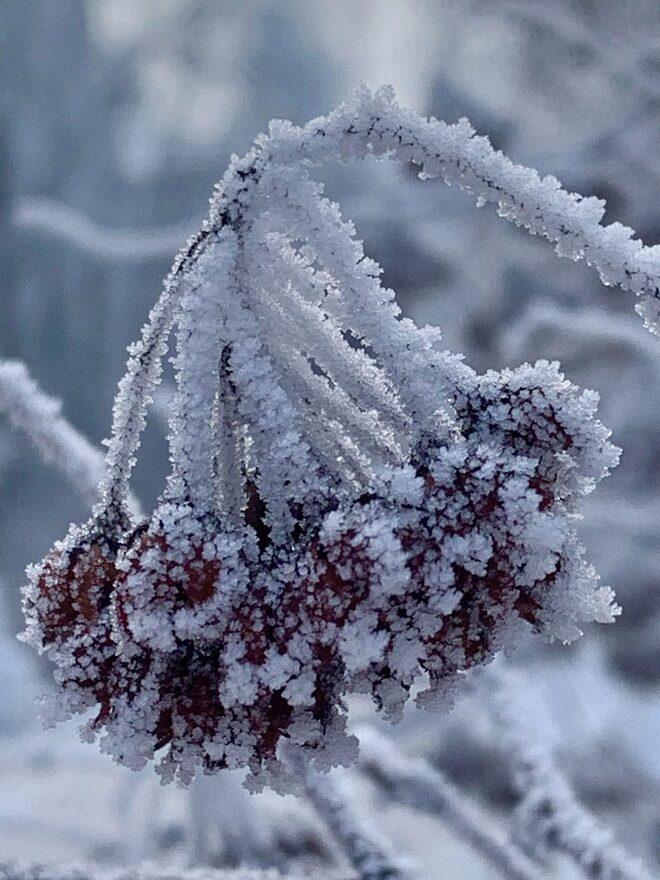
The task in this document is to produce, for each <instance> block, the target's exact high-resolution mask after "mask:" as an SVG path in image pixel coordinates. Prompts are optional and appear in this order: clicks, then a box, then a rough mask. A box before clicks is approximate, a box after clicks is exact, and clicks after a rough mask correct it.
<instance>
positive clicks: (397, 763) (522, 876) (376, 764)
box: [359, 728, 541, 880]
mask: <svg viewBox="0 0 660 880" xmlns="http://www.w3.org/2000/svg"><path fill="white" fill-rule="evenodd" d="M359 739H360V758H359V767H360V769H362V770H363V771H364V773H365V774H366V775H367V776H368V778H369V779H371V780H372V782H374V783H375V784H376V785H377V786H378V788H379V790H380V792H381V793H382V794H384V795H385V796H386V797H388V798H390V799H391V800H392V801H395V802H397V803H402V804H407V805H408V806H411V807H414V809H416V810H420V811H421V812H424V813H428V814H430V815H432V816H437V817H438V818H439V819H440V820H441V821H442V822H444V823H445V824H446V825H447V827H448V828H449V829H450V830H452V831H453V832H454V833H456V834H457V835H458V837H459V839H460V840H461V841H462V842H464V843H466V844H467V845H469V846H471V847H472V848H473V849H474V850H475V851H476V852H478V853H479V854H480V855H481V856H482V857H483V858H484V859H486V861H487V862H488V863H489V864H490V865H492V866H493V867H494V868H495V869H496V870H497V871H498V873H499V874H500V875H501V876H502V877H503V878H505V880H540V878H541V874H540V872H539V870H538V868H537V867H536V866H535V865H534V864H533V863H532V862H531V861H530V860H529V859H528V858H527V857H526V856H525V855H524V854H523V853H522V852H520V851H519V850H518V849H517V847H516V846H515V845H514V844H513V843H511V842H510V841H508V840H506V838H505V836H504V835H503V834H502V833H501V832H500V831H499V829H497V828H496V827H495V826H494V825H493V823H492V821H491V820H490V819H489V817H488V816H486V815H484V814H483V813H482V812H481V811H480V810H479V809H478V808H477V807H476V806H475V805H473V804H471V803H470V802H469V801H468V800H467V799H466V798H465V797H464V796H463V795H462V794H461V792H460V791H459V790H458V789H457V788H456V787H455V786H454V785H452V784H451V782H449V781H448V780H447V779H445V777H444V776H443V775H442V774H441V773H440V772H439V771H438V770H436V769H435V768H434V767H432V766H431V765H430V764H429V763H428V761H426V760H424V759H423V758H416V759H413V758H409V757H407V756H406V755H405V754H403V752H402V751H401V750H400V749H399V748H398V747H397V746H396V745H395V743H394V742H393V741H392V740H390V739H387V738H385V737H384V736H382V735H380V734H378V733H377V732H376V731H375V730H373V729H372V728H361V729H360V731H359Z"/></svg>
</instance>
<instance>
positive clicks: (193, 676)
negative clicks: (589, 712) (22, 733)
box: [25, 91, 628, 788]
mask: <svg viewBox="0 0 660 880" xmlns="http://www.w3.org/2000/svg"><path fill="white" fill-rule="evenodd" d="M486 143H487V142H486ZM489 149H490V148H489V147H488V150H489ZM461 150H463V152H462V153H461ZM488 150H487V149H486V146H485V144H484V143H483V142H482V141H481V140H480V139H476V138H473V137H472V133H471V130H470V129H468V128H466V126H465V125H464V124H463V123H461V124H459V126H457V127H453V128H452V127H447V126H444V124H442V123H438V122H435V121H432V122H427V121H424V120H421V119H420V118H419V117H416V116H414V115H413V114H410V113H407V112H404V111H401V110H399V108H398V107H397V106H396V104H394V102H393V100H392V98H391V96H390V94H389V93H388V92H386V91H385V92H381V93H378V94H376V95H375V96H372V95H369V94H367V93H361V94H360V95H358V97H357V98H356V100H355V102H354V103H353V104H351V105H346V106H344V107H342V108H340V110H338V111H336V113H334V114H332V115H331V116H329V117H328V118H326V119H319V120H314V121H312V122H311V123H309V124H308V125H307V126H305V127H304V128H302V129H298V128H294V127H293V126H291V125H289V124H288V123H277V124H273V126H272V127H271V132H270V135H269V136H268V137H266V136H264V137H261V138H259V139H258V140H257V142H256V146H255V148H254V149H253V151H252V152H251V153H249V154H248V155H247V156H246V157H245V158H244V159H235V160H234V161H233V163H232V166H231V167H230V169H229V170H228V172H227V174H226V175H225V177H224V178H223V180H222V182H221V184H220V185H219V187H218V190H217V192H216V195H215V197H214V199H213V201H212V208H211V215H210V218H209V220H208V221H207V222H206V223H205V225H204V226H203V228H202V230H201V231H200V233H199V234H198V235H197V236H196V237H195V238H194V239H192V240H191V241H190V242H189V243H188V246H187V248H186V249H185V250H184V251H183V252H182V254H181V255H180V256H179V258H178V259H177V262H176V263H175V266H174V268H173V270H172V273H171V275H170V277H169V279H168V282H167V284H166V287H165V291H164V293H163V295H162V296H161V299H160V300H159V302H158V303H157V304H156V306H155V307H154V309H153V311H152V313H151V315H150V319H149V322H148V323H147V324H146V325H145V328H144V329H143V334H142V339H141V340H140V341H139V342H138V343H137V344H136V345H135V346H133V347H132V349H131V353H130V355H131V356H130V359H129V364H128V370H127V374H126V376H125V378H124V379H123V380H122V382H121V383H120V388H119V392H118V395H117V399H116V403H115V409H114V432H113V437H112V439H111V441H110V444H109V452H108V470H107V475H106V478H105V481H104V484H103V490H104V501H103V503H102V504H101V505H99V507H98V509H97V510H96V511H95V513H94V517H93V519H92V521H91V522H90V523H89V524H87V525H86V526H82V527H73V528H72V530H71V532H70V533H69V535H68V537H67V538H66V539H65V540H64V541H63V542H60V543H58V544H57V545H56V546H55V548H54V549H53V550H52V551H51V553H50V554H49V555H48V556H47V557H46V559H45V560H44V561H43V562H42V563H40V564H38V565H36V566H33V567H31V569H30V570H29V579H30V583H29V585H28V587H26V589H25V609H26V615H27V620H28V627H27V632H26V638H27V639H28V640H29V641H30V642H32V643H33V644H34V645H35V646H36V647H37V648H39V649H40V650H42V651H45V652H46V653H47V654H48V655H49V657H50V658H51V659H52V660H53V662H54V664H55V667H56V679H57V682H58V684H59V686H60V689H61V698H60V700H59V703H60V708H61V709H62V710H63V711H64V712H69V713H77V712H82V711H85V710H87V709H94V712H93V714H92V718H91V720H90V722H89V723H88V725H87V727H86V728H85V732H86V735H89V736H94V735H100V737H101V744H102V748H103V749H104V750H106V751H108V752H109V753H111V754H112V755H113V756H114V757H115V758H116V759H117V760H118V761H120V762H121V763H124V764H126V765H128V766H130V767H133V768H139V767H141V766H143V765H144V764H145V763H146V762H147V761H148V760H150V759H151V758H153V757H154V755H155V754H156V753H158V757H159V759H160V764H159V769H160V772H161V773H162V776H163V779H164V780H168V779H170V778H172V777H177V778H178V779H179V780H181V781H184V782H185V781H188V780H189V779H190V778H192V776H193V775H194V774H195V772H196V771H197V770H198V769H200V768H201V769H203V770H205V771H207V772H214V771H217V770H220V769H222V768H236V767H243V768H247V769H248V770H249V772H250V774H251V781H250V784H252V785H254V786H256V785H262V784H264V782H269V783H270V784H272V785H275V786H279V787H281V788H284V787H286V786H287V785H288V784H290V783H289V782H288V781H287V776H286V773H285V769H284V765H283V763H282V750H281V746H282V744H283V742H284V741H286V743H287V750H288V751H289V753H290V754H291V755H292V754H294V753H296V752H297V753H298V754H299V756H300V757H304V758H306V759H308V760H310V761H312V762H313V763H314V764H315V766H317V767H319V768H326V767H329V766H333V765H335V764H341V763H348V762H350V761H351V760H352V759H353V758H354V756H355V751H356V742H355V740H354V738H353V737H350V736H348V735H347V734H346V717H345V704H344V698H345V697H346V696H347V695H348V694H350V693H352V692H356V691H359V692H362V693H368V694H370V695H371V696H372V698H373V701H374V703H375V705H376V707H377V708H378V710H379V711H381V712H382V713H383V715H384V716H385V717H388V718H390V719H392V720H395V719H396V718H397V717H399V715H400V713H401V710H402V708H403V706H404V704H405V702H406V700H407V699H408V696H409V693H410V691H411V688H412V686H413V684H414V683H415V682H416V681H417V680H419V679H422V680H424V681H425V682H426V691H425V692H423V693H422V695H421V697H422V699H425V698H426V697H428V696H433V694H435V693H437V692H440V691H444V690H446V689H447V688H448V687H450V686H451V685H452V683H453V682H454V680H455V678H456V676H457V674H458V673H460V672H461V671H463V670H466V669H468V668H470V667H472V666H474V665H477V664H481V663H484V662H486V661H488V660H489V659H490V658H491V657H492V656H493V654H494V652H495V651H497V650H499V649H501V648H504V647H506V646H510V645H511V644H513V643H514V641H515V640H516V639H517V638H518V637H519V634H520V633H521V632H522V631H524V630H528V629H530V628H531V629H533V630H536V631H539V632H542V633H544V634H545V635H546V636H547V637H550V638H553V637H559V638H562V639H569V638H573V637H574V636H576V635H578V634H579V625H580V623H581V622H582V621H587V620H593V619H595V620H599V621H608V620H611V619H612V617H613V615H614V614H615V613H616V610H617V609H616V607H615V606H614V605H613V597H612V594H611V591H609V590H608V589H605V588H600V587H599V586H598V579H597V576H596V575H595V573H594V571H593V569H592V568H591V567H590V566H589V565H588V564H587V563H586V562H585V561H584V558H583V554H582V550H581V548H580V547H579V545H578V543H577V540H576V536H575V533H574V529H573V521H574V519H575V517H576V515H578V514H579V505H580V499H581V497H582V496H583V495H584V494H585V493H587V492H589V491H591V490H592V489H593V487H594V486H595V485H596V483H597V482H598V481H599V480H600V479H601V478H602V477H603V476H605V475H606V474H607V473H608V470H609V469H610V468H611V467H613V466H614V465H615V464H616V462H617V456H618V450H616V449H615V447H613V446H611V445H610V443H609V442H608V436H609V432H608V431H607V430H606V429H605V428H604V427H603V426H602V425H601V424H600V423H599V422H598V421H596V420H595V409H596V404H597V397H596V396H595V395H594V394H592V393H590V392H580V391H578V389H576V388H575V386H573V385H572V384H571V383H570V382H568V381H567V380H566V379H565V378H564V377H563V376H562V374H561V373H560V372H559V369H558V366H557V365H556V364H551V363H548V362H539V363H537V364H536V365H534V366H530V365H529V364H526V365H523V366H522V367H519V368H518V369H516V370H506V371H503V372H502V373H492V372H490V373H487V374H485V375H484V376H478V375H477V374H476V373H474V371H472V370H471V369H470V368H469V367H468V366H466V365H465V364H464V363H463V362H462V360H461V358H460V357H459V356H456V355H452V354H449V353H447V352H442V351H441V350H440V349H439V345H438V343H439V333H438V331H436V330H432V329H429V328H424V329H419V328H417V327H415V326H414V325H413V324H412V322H410V321H409V320H407V319H402V318H401V317H400V315H399V310H398V307H397V305H396V303H395V301H394V295H393V294H392V292H391V291H388V290H385V289H383V287H382V286H381V284H380V280H379V275H380V270H379V268H378V266H376V264H375V263H373V262H372V261H370V260H369V259H368V258H366V257H365V256H364V254H363V252H362V248H361V245H360V243H359V242H358V241H356V239H355V238H354V235H353V229H352V227H351V225H350V224H347V223H345V222H344V221H343V220H342V219H341V216H340V214H339V211H338V209H337V207H336V206H335V205H333V204H332V203H330V202H329V201H327V200H326V199H324V198H323V197H322V193H321V188H320V187H319V186H318V185H317V184H315V183H314V182H313V181H312V180H311V179H310V178H309V168H310V166H312V165H314V164H318V163H319V162H320V161H321V160H322V159H323V158H326V157H330V156H336V157H338V158H340V159H344V160H348V159H351V158H353V157H354V156H355V157H361V156H364V155H368V154H373V155H377V156H380V155H389V154H392V155H394V156H395V157H396V158H399V159H402V160H406V161H408V160H411V159H412V160H413V161H415V162H417V163H418V164H420V165H423V167H424V172H425V174H426V176H432V175H434V174H437V173H442V174H443V175H444V176H445V178H447V179H454V178H456V179H458V180H460V182H461V185H464V186H466V187H467V188H471V189H473V190H474V191H476V192H477V194H478V195H479V197H480V198H484V199H486V200H488V199H490V198H491V196H492V194H493V192H494V191H495V190H494V189H493V187H494V186H495V184H494V183H493V179H492V178H491V177H488V176H487V177H486V178H484V176H483V175H481V176H479V175H480V173H481V172H479V169H480V168H482V166H484V163H485V165H488V163H490V165H492V168H491V170H492V171H493V172H495V171H497V170H498V168H499V171H498V173H501V174H502V175H504V176H505V177H506V176H507V175H508V177H509V178H511V180H509V182H510V183H511V181H512V180H513V179H514V178H515V180H517V177H516V174H515V173H514V170H515V166H513V169H514V170H512V169H511V168H508V166H505V165H503V164H502V163H503V162H504V160H503V157H500V156H498V155H497V154H492V151H491V153H488ZM452 151H453V152H452ZM454 154H456V156H458V157H462V158H460V159H459V158H455V159H451V160H450V159H449V158H448V156H449V155H454ZM480 163H481V164H480ZM500 166H501V167H500ZM516 173H517V172H516ZM530 173H531V172H530ZM515 180H513V182H514V183H515ZM518 182H519V183H520V186H522V185H523V183H524V181H523V182H521V181H518ZM525 185H527V186H528V189H529V188H531V190H532V191H533V192H535V193H536V194H537V196H538V199H539V200H541V198H542V197H543V199H551V198H554V199H560V197H561V198H563V195H566V194H563V195H561V191H557V190H556V187H554V185H553V184H552V182H548V181H547V179H546V180H545V181H541V180H540V179H538V178H537V179H530V180H527V181H526V184H525ZM491 190H492V191H491ZM537 191H538V192H537ZM498 192H499V194H500V198H499V205H500V211H501V212H502V213H507V212H508V213H509V214H510V215H511V217H512V218H513V219H514V220H515V221H516V222H521V223H524V224H525V225H528V226H530V227H531V228H532V229H533V231H543V232H544V234H546V235H547V236H548V237H551V238H553V239H554V240H556V241H557V242H558V243H561V244H562V247H563V248H564V249H565V247H566V246H567V245H566V242H565V239H566V238H567V236H568V233H566V230H565V229H564V227H562V230H561V234H560V232H559V231H558V230H554V231H553V229H554V227H552V228H551V227H547V228H544V229H540V228H539V229H537V224H538V222H539V221H538V216H537V214H535V213H533V212H532V213H529V211H530V210H531V208H530V207H524V205H522V204H518V203H517V202H516V201H515V199H513V200H509V201H507V200H506V199H505V198H504V196H502V190H501V188H500V190H498ZM525 204H527V203H525ZM571 204H573V203H571ZM507 205H508V207H507ZM564 207H566V206H564ZM573 207H574V208H575V211H574V213H575V222H576V223H578V221H579V222H580V223H583V225H584V224H587V221H588V220H589V218H590V216H591V215H590V214H589V211H590V210H591V208H589V205H586V204H582V203H578V202H575V203H574V205H573ZM526 211H527V212H528V213H525V212H526ZM569 213H570V212H569ZM588 214H589V216H587V215H588ZM592 219H593V218H592ZM585 228H586V226H585ZM573 238H575V239H576V243H575V247H577V248H578V249H579V250H581V251H585V250H586V247H587V245H585V244H584V242H582V243H580V242H581V240H580V239H579V236H577V233H576V234H575V235H573ZM617 240H618V239H617ZM627 246H628V245H626V243H625V242H623V243H620V247H622V248H624V250H625V248H626V247H627ZM589 247H591V245H589ZM173 325H174V326H176V331H177V353H176V357H175V366H176V369H177V386H178V391H177V395H176V398H175V401H174V403H173V412H172V418H171V435H170V450H171V459H172V472H171V475H170V477H169V479H168V482H167V486H166V487H165V489H164V492H163V494H162V497H161V499H160V502H159V504H158V505H157V507H156V509H155V510H154V511H153V513H152V514H151V516H150V517H149V518H148V520H146V521H142V522H137V523H136V522H131V521H130V520H129V518H128V515H127V513H126V500H125V499H126V493H127V490H128V481H129V477H130V472H131V469H132V466H133V464H134V459H135V453H136V450H137V447H138V444H139V436H140V432H141V430H142V428H143V427H144V421H145V410H146V405H147V403H148V401H149V398H150V395H151V393H152V390H153V388H154V386H155V384H156V383H157V381H158V379H159V375H160V359H161V358H162V356H163V354H164V352H165V348H166V342H167V337H168V334H169V332H170V329H171V327H172V326H173Z"/></svg>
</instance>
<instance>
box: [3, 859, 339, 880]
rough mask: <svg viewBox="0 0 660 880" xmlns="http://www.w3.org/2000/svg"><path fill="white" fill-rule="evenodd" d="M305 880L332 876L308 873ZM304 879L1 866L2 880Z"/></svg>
mask: <svg viewBox="0 0 660 880" xmlns="http://www.w3.org/2000/svg"><path fill="white" fill-rule="evenodd" d="M304 877H305V880H310V877H311V878H318V880H322V878H323V877H327V880H330V877H328V875H321V874H318V875H316V874H314V872H312V873H311V875H310V873H309V872H305V875H304ZM281 878H282V880H303V878H302V875H300V874H281V873H280V872H279V871H277V870H274V869H273V870H259V869H256V868H236V869H232V870H225V871H221V870H214V869H211V868H195V869H192V870H191V869H188V870H186V871H177V870H175V869H172V870H167V869H163V868H157V867H155V866H149V865H147V866H145V867H144V868H137V869H136V868H125V869H118V870H107V869H106V870H104V869H100V868H98V867H96V866H92V865H90V866H80V867H78V866H75V867H70V868H67V867H54V866H53V867H51V866H49V865H21V864H12V863H0V880H281Z"/></svg>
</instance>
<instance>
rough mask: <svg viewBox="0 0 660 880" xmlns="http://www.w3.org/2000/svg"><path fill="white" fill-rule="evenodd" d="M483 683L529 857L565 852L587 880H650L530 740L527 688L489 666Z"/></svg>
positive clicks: (508, 673)
mask: <svg viewBox="0 0 660 880" xmlns="http://www.w3.org/2000/svg"><path fill="white" fill-rule="evenodd" d="M484 679H485V683H486V687H485V688H484V693H485V694H486V695H487V697H488V700H489V702H490V704H491V706H492V707H493V714H494V718H495V720H496V723H497V727H498V730H499V734H500V737H501V739H500V742H501V743H502V745H503V746H504V747H505V749H506V751H507V754H508V756H509V759H510V762H511V766H512V770H513V775H514V783H515V785H516V787H517V789H518V791H519V793H520V796H521V801H520V803H519V806H518V815H519V818H520V821H521V822H522V823H523V826H524V830H525V839H526V840H527V841H528V843H529V846H530V847H531V848H532V852H533V854H534V855H535V856H537V857H538V858H539V859H540V860H544V859H545V858H546V857H547V854H548V853H549V852H552V851H553V850H555V851H557V852H560V853H564V854H566V855H567V856H569V857H570V858H571V859H572V860H573V862H574V863H575V864H576V866H577V867H578V868H579V869H580V870H581V871H582V873H583V876H584V877H585V878H588V880H652V876H651V875H650V874H649V873H648V872H647V871H646V870H645V869H644V867H643V866H642V864H641V861H640V860H638V859H634V858H633V857H631V856H630V855H628V853H626V852H625V851H624V850H623V849H622V848H621V847H620V846H619V845H618V844H616V843H615V842H614V839H613V834H612V833H611V832H610V831H609V830H608V829H606V828H604V827H603V826H602V825H601V824H600V823H599V822H598V821H597V820H596V819H595V818H594V817H593V816H592V815H591V814H590V813H589V811H588V810H587V809H586V808H585V807H583V806H582V804H580V803H579V801H578V800H577V798H576V797H575V794H574V793H573V791H572V790H571V787H570V784H569V783H568V781H567V780H566V779H565V777H564V775H563V774H562V773H561V771H560V770H559V768H558V767H557V765H556V764H555V761H554V759H553V757H552V754H551V753H550V750H549V749H548V748H546V747H544V745H543V743H542V742H540V741H539V740H538V738H536V737H533V736H532V735H531V732H530V729H529V725H528V724H527V723H526V722H525V706H524V704H523V702H522V699H521V695H522V693H523V692H524V688H525V687H529V685H527V686H525V684H524V682H523V681H522V677H519V674H518V673H516V672H514V671H513V670H511V669H509V668H506V667H504V666H503V665H501V666H499V667H495V666H492V667H490V668H489V669H488V670H487V672H486V673H485V674H484Z"/></svg>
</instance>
